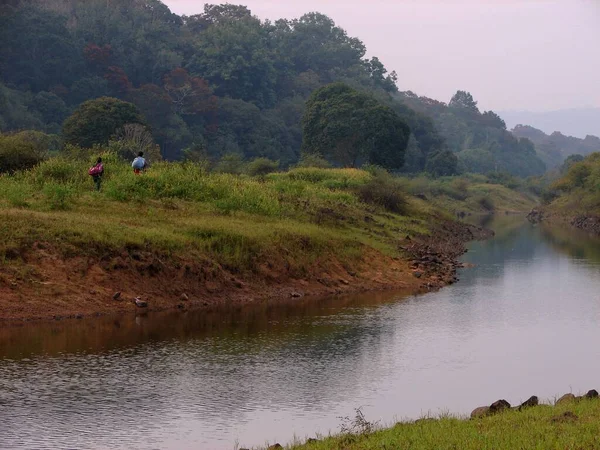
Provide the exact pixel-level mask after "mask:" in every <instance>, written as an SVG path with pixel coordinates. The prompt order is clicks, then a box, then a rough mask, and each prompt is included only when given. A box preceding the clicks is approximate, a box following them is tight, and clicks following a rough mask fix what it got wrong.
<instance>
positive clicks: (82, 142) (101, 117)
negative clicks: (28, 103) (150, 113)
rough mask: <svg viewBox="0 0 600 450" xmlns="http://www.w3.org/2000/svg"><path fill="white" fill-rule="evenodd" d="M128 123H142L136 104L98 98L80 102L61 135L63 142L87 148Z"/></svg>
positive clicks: (103, 142)
mask: <svg viewBox="0 0 600 450" xmlns="http://www.w3.org/2000/svg"><path fill="white" fill-rule="evenodd" d="M128 123H139V124H142V125H144V124H145V120H144V119H143V117H142V115H141V113H140V111H139V109H138V108H137V107H136V106H135V105H133V104H131V103H128V102H124V101H121V100H118V99H116V98H111V97H101V98H98V99H95V100H89V101H87V102H85V103H82V104H81V105H80V106H79V107H78V108H77V109H76V110H75V112H73V114H71V116H69V118H67V120H65V123H64V124H63V137H64V140H65V142H66V143H69V144H73V145H79V146H80V147H84V148H90V147H92V146H94V145H95V144H108V141H109V139H110V138H111V136H113V135H114V134H115V132H116V131H117V130H119V129H120V128H122V127H123V126H124V125H125V124H128Z"/></svg>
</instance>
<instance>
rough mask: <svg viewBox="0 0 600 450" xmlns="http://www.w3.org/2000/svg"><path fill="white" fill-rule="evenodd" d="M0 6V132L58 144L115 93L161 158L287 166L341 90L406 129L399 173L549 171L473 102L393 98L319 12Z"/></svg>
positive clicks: (64, 2)
mask: <svg viewBox="0 0 600 450" xmlns="http://www.w3.org/2000/svg"><path fill="white" fill-rule="evenodd" d="M0 8H1V10H0V131H2V132H9V131H18V130H39V131H43V132H45V133H48V134H56V135H59V134H62V132H63V123H64V121H65V120H66V119H67V117H69V116H70V115H71V114H72V113H73V112H74V111H75V110H76V108H77V107H78V106H79V105H80V104H81V103H83V102H85V101H87V100H90V99H96V98H100V97H114V98H118V99H120V100H123V101H127V102H130V103H133V104H134V105H136V106H137V108H138V110H139V111H140V112H141V114H142V115H143V117H144V123H145V124H147V125H148V127H149V129H150V130H151V132H152V135H153V138H154V139H155V140H156V142H157V143H158V144H159V145H160V148H161V152H162V154H163V156H164V157H166V158H169V159H179V158H181V157H183V156H184V155H188V156H189V155H193V154H198V155H205V156H208V157H210V158H213V159H220V158H222V157H223V156H225V155H231V154H237V155H240V156H241V157H243V158H246V159H254V158H257V157H267V158H270V159H272V160H277V161H279V162H280V163H281V165H282V166H287V165H290V164H293V163H295V162H297V161H298V160H299V158H300V153H301V149H302V141H303V129H302V119H303V117H304V115H305V108H306V102H307V99H308V98H309V97H310V95H311V94H312V93H313V92H314V91H315V90H317V89H319V88H321V87H323V86H326V85H329V84H331V83H339V82H342V83H345V84H346V85H348V86H350V87H352V88H354V89H356V90H358V91H362V92H363V93H366V94H368V95H370V96H371V97H373V98H374V99H376V100H377V101H379V102H381V103H383V104H385V105H387V106H388V107H390V108H391V109H392V110H393V111H394V112H395V113H396V114H397V115H398V117H399V118H400V120H402V121H403V122H404V123H405V124H406V125H408V127H409V129H410V135H411V137H410V140H409V141H408V148H407V150H406V155H405V157H404V158H403V159H404V161H405V163H404V167H403V170H404V171H405V172H422V171H429V172H431V173H433V174H435V175H452V174H455V173H458V172H460V171H469V172H479V173H491V172H509V173H511V174H514V175H521V176H527V175H532V174H538V173H542V172H543V171H544V164H543V163H542V162H541V161H540V160H539V158H537V157H536V155H535V151H534V150H533V144H531V143H530V142H529V141H528V140H525V139H517V138H515V137H514V136H512V135H511V134H510V133H509V132H508V131H506V126H505V125H504V122H503V121H502V120H501V119H500V118H499V117H498V116H497V115H496V114H494V113H493V112H484V113H480V112H479V110H478V109H477V106H476V103H475V102H474V100H473V99H472V97H470V94H468V93H465V92H461V91H459V92H458V93H457V95H456V96H455V98H454V99H453V100H452V101H451V102H450V103H449V104H445V103H442V102H436V101H433V100H430V99H424V98H419V97H417V96H415V95H414V94H410V93H399V92H398V88H397V86H396V83H397V75H396V73H395V72H391V73H390V72H388V70H387V69H386V67H385V66H384V65H383V64H382V63H381V62H380V61H379V59H378V58H376V57H373V58H366V57H365V55H366V49H365V46H364V44H363V43H362V42H361V41H360V40H359V39H357V38H354V37H351V36H348V34H347V33H346V32H345V31H344V30H343V29H341V28H339V27H338V26H336V24H335V23H334V21H333V20H332V19H330V18H329V17H327V16H325V15H322V14H319V13H310V14H306V15H304V16H302V17H300V18H298V19H293V20H286V19H281V20H277V21H275V22H271V21H261V20H259V19H258V18H256V17H254V16H252V14H251V12H250V10H249V9H248V8H246V7H245V6H237V5H231V4H226V5H205V7H204V11H203V12H202V13H201V14H197V15H193V16H178V15H176V14H173V13H172V12H171V11H170V10H169V8H168V7H167V6H166V5H164V4H163V3H162V2H160V1H158V0H85V1H84V0H39V1H37V0H30V1H19V0H12V1H10V2H6V3H5V4H4V5H3V6H0ZM346 140H347V139H346ZM400 147H402V146H397V148H399V149H400V150H399V151H402V149H401V148H400ZM396 160H398V158H396Z"/></svg>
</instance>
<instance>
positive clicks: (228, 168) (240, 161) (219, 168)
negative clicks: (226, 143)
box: [215, 153, 245, 175]
mask: <svg viewBox="0 0 600 450" xmlns="http://www.w3.org/2000/svg"><path fill="white" fill-rule="evenodd" d="M244 165H245V163H244V158H243V157H242V155H240V154H239V153H228V154H226V155H224V156H223V157H222V158H221V160H220V161H219V162H218V163H217V165H216V167H215V172H219V173H230V174H232V175H239V174H241V173H242V172H243V171H244Z"/></svg>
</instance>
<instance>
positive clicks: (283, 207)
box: [0, 155, 489, 323]
mask: <svg viewBox="0 0 600 450" xmlns="http://www.w3.org/2000/svg"><path fill="white" fill-rule="evenodd" d="M105 160H107V175H106V178H105V180H104V183H103V189H102V192H100V193H97V192H93V191H92V187H91V181H90V180H88V179H87V178H86V176H85V167H86V164H87V163H86V162H85V161H83V162H81V161H76V160H75V161H72V160H63V159H55V160H49V161H47V162H45V163H42V164H41V165H40V166H38V167H37V168H35V169H33V170H32V171H29V172H26V173H18V174H16V175H14V176H4V177H0V227H1V228H2V230H3V233H2V236H1V238H0V257H1V260H2V265H1V266H0V311H2V312H1V315H0V321H2V322H3V323H9V322H13V323H14V322H19V321H23V320H27V321H30V320H48V319H63V318H82V317H86V316H91V315H105V314H113V313H125V312H136V311H137V312H140V311H142V312H145V311H159V310H165V309H172V308H179V309H188V308H203V307H211V306H214V305H217V304H246V303H254V302H266V301H278V300H281V299H283V298H297V297H303V296H323V295H332V294H342V293H351V292H360V291H366V290H383V289H397V290H409V291H411V292H423V291H427V290H431V289H437V288H440V287H442V286H444V285H446V284H449V283H453V282H455V281H456V278H455V273H456V268H457V266H458V263H457V258H458V256H460V254H462V252H464V243H465V242H467V241H469V240H472V239H482V238H486V237H488V236H489V235H487V234H486V233H485V232H484V231H483V230H481V229H479V228H477V227H473V226H469V225H464V224H459V223H457V222H454V221H453V220H452V219H451V215H450V214H448V213H446V212H444V211H442V210H440V209H439V208H436V207H433V206H431V205H430V204H429V203H428V202H426V201H424V200H422V199H419V198H417V197H412V196H410V195H408V194H406V193H405V192H404V190H403V185H402V183H401V181H399V180H397V179H395V178H393V177H391V176H390V175H388V174H386V173H383V172H381V171H379V172H377V171H374V172H367V171H362V170H354V169H294V170H292V171H289V172H285V173H276V174H270V175H268V176H262V177H259V178H252V177H248V176H235V175H229V174H213V173H205V172H202V169H201V167H199V166H198V165H194V164H173V163H161V164H156V165H155V166H154V167H153V168H152V170H151V171H150V172H148V173H147V174H144V175H143V176H141V177H136V176H134V175H133V174H131V173H130V170H129V167H128V165H127V164H125V163H122V162H119V161H118V160H113V161H111V159H110V155H109V156H108V157H106V158H105ZM82 174H83V175H82ZM136 299H138V302H137V305H136V303H135V300H136Z"/></svg>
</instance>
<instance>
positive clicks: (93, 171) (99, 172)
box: [88, 158, 104, 191]
mask: <svg viewBox="0 0 600 450" xmlns="http://www.w3.org/2000/svg"><path fill="white" fill-rule="evenodd" d="M88 174H90V175H91V176H92V178H93V179H94V184H95V185H96V190H97V191H100V187H101V185H102V176H103V175H104V164H102V158H98V160H97V161H96V164H95V165H94V166H92V167H90V170H88Z"/></svg>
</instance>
